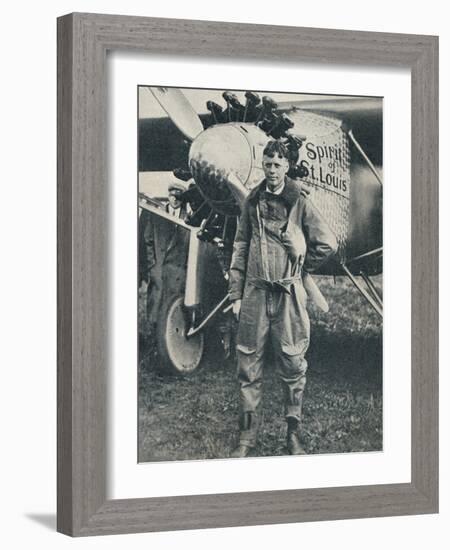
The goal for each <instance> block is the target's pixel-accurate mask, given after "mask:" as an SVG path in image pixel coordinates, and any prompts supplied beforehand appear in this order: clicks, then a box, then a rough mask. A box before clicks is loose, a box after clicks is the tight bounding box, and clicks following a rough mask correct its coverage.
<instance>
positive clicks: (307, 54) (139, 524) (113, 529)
mask: <svg viewBox="0 0 450 550" xmlns="http://www.w3.org/2000/svg"><path fill="white" fill-rule="evenodd" d="M124 49H132V50H137V51H139V52H148V53H149V54H173V55H177V56H183V55H186V52H189V54H190V55H194V56H207V55H214V56H226V57H235V58H238V57H242V56H245V57H247V58H256V59H264V60H269V59H270V60H277V61H282V62H286V61H291V62H295V61H310V62H319V63H320V62H327V63H345V64H349V63H359V64H364V65H368V66H373V65H389V66H403V67H409V68H410V69H411V72H412V365H411V368H412V395H411V399H412V481H411V483H402V484H391V485H374V486H358V487H337V488H328V489H304V490H287V491H267V492H252V493H233V494H224V495H220V494H210V495H196V496H179V497H164V498H145V499H130V500H107V499H106V461H107V457H106V452H105V447H106V397H107V396H106V390H105V388H106V371H107V364H108V356H107V340H108V331H107V327H108V306H107V293H108V285H107V284H105V282H106V283H107V281H108V274H107V250H108V235H107V227H108V223H107V222H108V183H107V160H106V148H105V145H104V143H105V141H106V140H105V136H106V130H105V128H106V93H107V83H106V53H107V51H108V50H124ZM199 84H201V83H199ZM387 238H390V236H389V235H388V236H387ZM399 244H402V243H399ZM403 244H404V243H403ZM58 318H59V321H58V484H57V486H58V521H57V525H58V526H57V528H58V530H59V531H61V532H63V533H66V534H69V535H73V536H82V535H99V534H111V533H132V532H140V531H163V530H178V529H198V528H207V527H227V526H237V525H259V524H270V523H272V524H274V523H289V522H301V521H317V520H331V519H344V518H361V517H373V516H394V515H404V514H425V513H433V512H437V511H438V354H437V349H438V38H437V37H434V36H416V35H404V34H385V33H369V32H354V31H344V30H325V29H310V28H297V27H276V26H267V25H247V24H235V23H218V22H207V21H187V20H176V19H153V18H143V17H124V16H116V15H94V14H81V13H76V14H71V15H66V16H64V17H61V18H59V19H58Z"/></svg>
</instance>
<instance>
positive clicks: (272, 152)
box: [263, 139, 289, 160]
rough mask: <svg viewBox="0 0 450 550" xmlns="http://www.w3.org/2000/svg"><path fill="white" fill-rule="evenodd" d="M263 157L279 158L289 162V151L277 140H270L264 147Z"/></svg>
mask: <svg viewBox="0 0 450 550" xmlns="http://www.w3.org/2000/svg"><path fill="white" fill-rule="evenodd" d="M263 155H264V156H267V157H275V156H277V155H278V156H279V157H281V158H285V159H287V160H289V151H288V149H287V147H286V145H285V144H284V143H283V142H282V141H278V140H277V139H273V140H270V141H269V142H268V143H267V145H266V146H265V147H264V151H263Z"/></svg>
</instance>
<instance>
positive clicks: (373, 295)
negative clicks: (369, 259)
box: [341, 264, 383, 317]
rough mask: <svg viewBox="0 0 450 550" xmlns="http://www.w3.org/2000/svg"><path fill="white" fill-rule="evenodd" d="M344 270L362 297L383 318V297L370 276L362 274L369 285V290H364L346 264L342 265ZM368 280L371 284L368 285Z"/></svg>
mask: <svg viewBox="0 0 450 550" xmlns="http://www.w3.org/2000/svg"><path fill="white" fill-rule="evenodd" d="M341 267H342V269H343V270H344V272H345V274H346V275H347V276H348V278H349V279H350V281H351V282H352V283H353V284H354V285H355V287H356V288H357V290H358V291H359V292H360V293H361V295H362V296H363V297H364V298H365V299H366V300H367V301H368V302H369V304H370V305H371V306H372V307H373V309H374V310H375V311H376V312H377V313H378V315H379V316H380V317H383V305H382V303H381V297H380V295H379V294H378V292H377V290H376V289H375V286H374V284H373V282H372V281H370V279H369V276H368V275H367V274H366V273H364V275H363V274H362V273H363V272H360V273H361V275H362V278H363V279H364V281H365V282H366V284H367V288H368V290H367V289H366V288H364V287H363V285H362V284H361V283H360V282H359V281H358V280H357V279H356V277H355V276H354V275H353V273H352V272H351V271H350V270H349V268H348V267H347V266H346V265H345V264H341ZM367 280H369V283H367Z"/></svg>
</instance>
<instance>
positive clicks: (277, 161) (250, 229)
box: [230, 141, 337, 458]
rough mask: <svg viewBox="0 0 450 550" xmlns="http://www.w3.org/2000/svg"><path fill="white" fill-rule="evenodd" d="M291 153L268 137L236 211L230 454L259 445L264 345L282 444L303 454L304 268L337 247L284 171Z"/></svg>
mask: <svg viewBox="0 0 450 550" xmlns="http://www.w3.org/2000/svg"><path fill="white" fill-rule="evenodd" d="M288 159H289V152H288V150H287V148H286V147H285V145H284V144H283V143H282V142H280V141H269V143H268V144H267V145H266V147H265V149H264V153H263V170H264V174H265V179H264V180H263V181H262V182H261V183H260V184H259V185H258V186H257V187H256V188H255V189H253V190H252V192H251V193H250V195H249V197H248V198H247V199H246V201H245V203H244V206H243V208H242V212H241V218H240V222H239V227H238V230H237V234H236V238H235V242H234V250H233V257H232V261H231V268H230V297H231V300H232V302H233V313H234V314H235V316H236V318H238V319H239V329H238V336H237V356H238V379H239V385H240V420H239V424H240V439H239V445H238V446H237V448H236V449H235V450H234V451H233V453H232V455H231V456H232V457H236V458H238V457H245V456H247V455H248V454H249V452H250V450H251V449H252V448H253V447H254V446H255V444H256V437H257V432H258V426H259V423H260V409H261V398H262V377H263V366H264V362H265V355H266V344H267V341H268V340H269V341H270V343H271V345H272V351H273V357H274V358H275V360H276V366H277V371H278V374H279V376H280V379H281V381H282V385H283V391H284V405H285V416H286V420H287V447H288V452H289V453H290V454H303V453H304V451H303V449H302V447H301V444H300V436H299V423H300V420H301V409H302V399H303V390H304V387H305V382H306V368H307V363H306V360H305V353H306V351H307V349H308V345H309V317H308V313H307V311H306V299H307V297H306V292H305V289H304V288H303V282H302V271H303V272H306V273H307V272H312V271H314V270H316V269H317V268H318V267H319V266H320V265H322V264H323V263H324V262H325V261H326V260H327V259H328V258H329V257H330V256H331V255H332V254H333V253H334V252H335V251H336V249H337V243H336V238H335V236H334V234H333V232H332V231H331V230H330V228H329V226H328V225H327V223H326V222H325V220H324V219H323V217H322V216H321V215H320V213H319V211H318V210H317V209H316V208H315V207H314V205H313V204H312V202H311V201H310V200H309V199H308V198H307V197H305V196H303V194H302V192H301V186H300V185H299V184H298V183H296V182H295V181H293V180H290V179H289V178H288V177H287V172H288V170H289V160H288Z"/></svg>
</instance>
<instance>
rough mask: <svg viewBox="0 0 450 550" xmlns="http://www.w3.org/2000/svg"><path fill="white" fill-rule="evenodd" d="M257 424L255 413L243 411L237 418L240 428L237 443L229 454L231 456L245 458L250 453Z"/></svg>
mask: <svg viewBox="0 0 450 550" xmlns="http://www.w3.org/2000/svg"><path fill="white" fill-rule="evenodd" d="M257 426H258V419H257V417H256V415H255V413H252V412H244V413H242V414H241V417H240V419H239V428H240V441H239V445H238V446H237V447H236V448H235V449H234V450H233V451H232V453H231V454H230V457H231V458H245V457H246V456H248V455H249V454H250V451H251V449H253V447H254V446H255V445H254V439H256V432H257Z"/></svg>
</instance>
